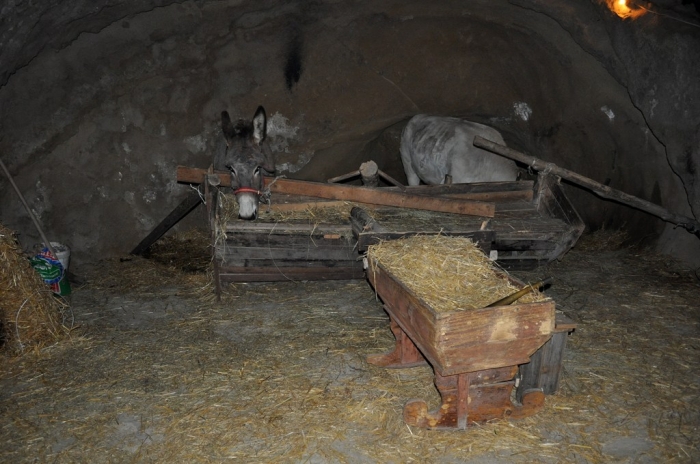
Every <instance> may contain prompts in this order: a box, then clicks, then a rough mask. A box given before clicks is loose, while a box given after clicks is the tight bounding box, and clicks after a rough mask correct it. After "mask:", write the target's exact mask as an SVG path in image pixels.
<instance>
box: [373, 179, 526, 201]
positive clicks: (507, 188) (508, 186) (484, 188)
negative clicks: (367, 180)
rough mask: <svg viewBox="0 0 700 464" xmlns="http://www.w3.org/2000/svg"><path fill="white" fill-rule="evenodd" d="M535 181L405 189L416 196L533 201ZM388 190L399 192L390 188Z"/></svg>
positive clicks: (425, 186) (417, 186) (441, 185)
mask: <svg viewBox="0 0 700 464" xmlns="http://www.w3.org/2000/svg"><path fill="white" fill-rule="evenodd" d="M533 187H534V181H531V180H521V181H513V182H478V183H471V184H440V185H414V186H409V187H405V189H406V192H407V193H413V194H416V195H429V196H439V195H453V194H474V195H477V194H489V193H491V194H501V193H503V194H506V195H505V197H507V196H508V195H507V194H508V193H510V194H512V195H513V197H514V198H515V199H520V198H526V199H527V200H528V201H529V200H532V199H533V192H534V190H533ZM387 190H397V189H396V188H394V187H388V188H387Z"/></svg>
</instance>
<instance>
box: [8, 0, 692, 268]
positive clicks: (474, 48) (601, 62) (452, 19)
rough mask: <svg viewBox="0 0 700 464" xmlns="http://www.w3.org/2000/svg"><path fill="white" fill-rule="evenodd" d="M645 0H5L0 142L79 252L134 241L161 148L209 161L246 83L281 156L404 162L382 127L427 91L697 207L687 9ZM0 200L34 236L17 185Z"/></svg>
mask: <svg viewBox="0 0 700 464" xmlns="http://www.w3.org/2000/svg"><path fill="white" fill-rule="evenodd" d="M648 6H649V8H648V9H650V10H652V11H653V12H647V13H645V14H643V15H641V16H639V17H637V18H636V19H629V18H628V19H622V18H620V17H618V16H616V15H615V14H614V13H613V12H611V11H610V10H609V9H608V7H607V5H606V3H605V2H598V1H593V2H592V1H584V0H576V1H570V2H548V1H544V0H512V1H501V0H498V1H485V0H483V1H472V2H468V3H465V2H459V1H456V0H443V1H440V2H430V3H428V2H411V1H408V2H406V1H381V2H337V1H331V0H328V1H315V2H301V1H299V2H279V1H272V0H268V1H261V2H248V1H217V2H212V1H181V2H173V1H164V0H160V1H150V2H135V1H117V0H112V1H105V0H96V1H92V2H86V1H83V2H71V3H70V5H69V4H68V3H66V2H58V1H56V0H53V1H47V2H26V1H14V2H7V3H6V4H5V6H3V7H2V10H1V13H2V23H0V42H2V47H0V127H1V128H2V130H1V132H0V156H2V159H3V161H4V162H5V163H6V164H7V165H8V166H9V167H10V171H11V172H12V174H13V176H14V177H15V180H16V181H17V183H18V184H19V186H20V189H21V190H22V191H23V192H24V194H25V195H26V197H27V199H28V201H29V202H30V204H31V206H32V208H33V210H34V211H35V213H36V214H37V215H38V216H39V217H40V220H41V222H42V223H43V225H44V226H45V228H46V230H47V232H48V235H49V236H50V237H51V238H52V240H54V239H55V240H57V241H61V242H64V243H67V244H68V245H70V246H71V248H72V249H73V256H74V261H73V262H74V263H77V264H80V262H84V261H85V260H89V259H91V257H94V256H96V255H114V254H120V253H125V252H128V251H129V250H130V249H131V248H133V246H135V245H136V244H137V243H138V242H139V241H140V239H141V238H143V237H144V236H145V235H146V234H147V233H148V232H149V231H150V229H151V228H152V227H153V226H155V225H156V224H157V223H158V222H159V221H160V220H161V219H162V218H163V217H164V216H165V215H166V214H167V213H168V212H169V211H170V210H171V209H172V208H173V207H174V206H175V205H176V204H177V203H178V202H179V201H180V200H181V199H182V197H183V196H184V195H185V191H186V190H187V188H188V187H187V186H182V185H178V184H176V182H175V167H176V166H177V165H178V164H184V165H190V166H201V167H206V166H208V164H209V163H210V162H211V158H212V153H213V150H214V148H215V146H216V144H217V143H220V130H219V127H218V117H219V113H220V112H221V111H222V110H223V109H227V110H228V111H229V112H230V113H231V114H232V116H234V117H246V118H249V117H251V116H252V113H253V112H254V111H255V108H256V107H257V105H259V104H263V105H264V106H265V107H266V109H267V112H268V115H269V116H270V118H271V119H270V123H269V129H270V141H271V142H272V146H273V148H274V149H275V150H276V152H277V153H278V159H277V165H278V171H279V172H280V173H282V174H285V175H287V176H289V177H297V178H304V179H315V180H323V179H326V178H328V177H331V176H335V175H339V174H343V173H345V172H348V171H350V170H353V169H356V168H357V167H358V166H359V164H360V162H362V161H364V160H367V159H375V160H376V161H377V162H378V163H379V164H380V168H382V169H383V170H385V171H387V172H388V173H390V174H392V175H395V176H397V177H399V178H400V177H402V168H401V165H400V160H399V157H398V149H397V143H396V141H397V136H398V134H399V133H400V130H401V127H402V124H403V123H405V121H406V120H407V119H408V118H409V117H410V116H412V115H413V114H416V113H419V112H426V113H434V114H443V115H454V116H463V117H468V118H471V119H473V120H476V121H479V122H483V123H488V124H491V125H493V126H495V127H497V128H498V129H499V130H501V131H502V132H503V133H504V136H505V139H506V141H507V142H508V143H509V145H511V146H512V147H514V148H516V149H519V150H522V151H527V152H529V153H531V154H533V155H536V156H539V157H541V158H543V159H546V160H550V161H552V162H555V163H557V164H559V165H561V166H563V167H566V168H569V169H572V170H574V171H577V172H579V173H581V174H583V175H586V176H589V177H592V178H594V179H596V180H598V181H601V182H606V183H608V184H609V185H610V186H612V187H615V188H619V189H621V190H624V191H626V192H628V193H630V194H633V195H638V196H640V197H642V198H645V199H647V200H650V201H654V202H657V203H660V204H662V205H663V206H665V207H667V208H669V209H672V210H673V211H675V212H677V213H680V214H685V215H692V214H695V215H700V182H698V175H699V174H698V164H700V104H699V103H700V102H699V99H700V80H699V79H697V68H696V66H695V65H696V63H697V62H698V61H700V27H699V26H700V21H699V19H700V16H698V14H697V13H696V11H695V9H694V7H693V5H683V4H681V2H680V1H679V2H668V1H666V2H655V4H654V5H652V4H649V5H648ZM0 185H1V186H2V187H1V188H2V191H3V192H5V191H9V190H8V189H9V187H8V184H7V182H6V180H5V179H0ZM567 190H568V192H569V194H570V195H571V197H572V200H573V201H574V202H575V204H576V206H577V208H578V209H579V211H580V213H581V214H582V216H583V217H584V220H585V221H586V222H587V224H588V225H589V227H590V228H591V229H597V228H600V227H606V228H618V227H625V228H627V229H629V230H630V231H631V232H632V233H633V234H634V235H635V236H636V237H640V238H641V237H660V238H659V242H658V243H659V247H660V248H661V249H662V250H666V251H669V252H671V253H673V254H675V255H676V256H680V257H682V258H684V259H687V260H691V261H694V262H696V263H700V241H699V240H698V239H697V238H696V237H695V236H693V235H691V234H689V233H687V232H686V231H684V230H674V229H673V227H671V226H670V225H668V224H664V223H663V222H661V221H659V220H656V219H653V218H652V217H651V216H649V215H646V214H644V213H640V212H637V211H634V210H632V209H630V208H626V207H622V206H620V205H617V204H614V203H612V202H605V201H603V200H600V199H598V198H597V197H595V196H593V195H592V194H590V193H589V192H586V191H583V190H581V189H579V188H577V187H570V188H568V189H567ZM0 205H1V208H2V209H1V210H0V222H2V223H3V224H6V225H7V226H9V227H12V228H13V229H16V230H19V231H21V232H22V240H23V243H24V244H25V245H27V246H28V245H30V244H31V243H33V242H35V241H37V240H38V235H37V234H36V232H35V231H34V229H33V226H32V225H31V222H30V221H29V219H28V218H27V217H26V214H25V213H24V211H23V210H22V208H21V206H20V204H19V202H18V201H17V200H16V198H15V196H14V195H13V194H6V195H3V197H2V198H1V199H0ZM190 222H191V223H194V222H195V220H194V219H193V220H191V221H190ZM190 225H191V224H190Z"/></svg>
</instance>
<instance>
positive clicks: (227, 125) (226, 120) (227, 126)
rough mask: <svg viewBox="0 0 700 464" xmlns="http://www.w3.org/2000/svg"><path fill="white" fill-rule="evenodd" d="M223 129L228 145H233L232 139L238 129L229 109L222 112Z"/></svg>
mask: <svg viewBox="0 0 700 464" xmlns="http://www.w3.org/2000/svg"><path fill="white" fill-rule="evenodd" d="M221 130H222V131H223V133H224V137H225V138H226V145H228V146H229V147H230V146H231V140H232V139H233V138H234V137H235V136H236V129H235V128H234V127H233V123H232V122H231V117H230V116H229V115H228V111H222V112H221Z"/></svg>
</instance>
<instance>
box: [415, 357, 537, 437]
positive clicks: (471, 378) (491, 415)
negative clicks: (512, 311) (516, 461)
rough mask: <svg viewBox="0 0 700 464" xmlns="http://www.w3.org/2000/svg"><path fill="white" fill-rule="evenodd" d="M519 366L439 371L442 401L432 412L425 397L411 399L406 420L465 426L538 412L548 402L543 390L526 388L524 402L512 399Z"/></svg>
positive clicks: (439, 426) (433, 426)
mask: <svg viewBox="0 0 700 464" xmlns="http://www.w3.org/2000/svg"><path fill="white" fill-rule="evenodd" d="M517 369H518V367H517V366H509V367H503V368H499V369H487V370H483V371H477V372H466V373H462V374H456V375H448V376H442V375H440V374H439V373H437V372H436V373H435V386H436V387H437V389H438V391H439V392H440V397H441V398H442V405H441V406H440V407H439V408H438V409H437V410H435V411H431V412H428V406H427V404H426V403H425V401H422V400H411V401H408V402H407V403H406V405H405V406H404V413H403V417H404V421H405V422H406V424H408V425H413V426H416V427H425V428H429V429H458V430H464V429H466V428H467V425H468V424H473V423H481V422H486V421H489V420H493V419H507V418H511V419H518V418H522V417H527V416H530V415H532V414H535V413H536V412H538V411H539V410H540V409H542V407H543V406H544V393H543V392H542V390H532V391H528V392H525V394H524V395H523V400H522V404H521V405H517V404H514V403H513V402H512V401H511V393H512V391H513V387H514V385H515V381H514V377H515V374H516V372H517Z"/></svg>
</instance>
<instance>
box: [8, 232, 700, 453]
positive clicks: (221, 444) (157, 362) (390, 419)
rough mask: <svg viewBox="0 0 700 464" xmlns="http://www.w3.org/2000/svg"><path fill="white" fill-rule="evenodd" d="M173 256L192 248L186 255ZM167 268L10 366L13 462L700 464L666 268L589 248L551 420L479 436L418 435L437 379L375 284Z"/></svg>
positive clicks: (128, 279)
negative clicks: (409, 346)
mask: <svg viewBox="0 0 700 464" xmlns="http://www.w3.org/2000/svg"><path fill="white" fill-rule="evenodd" d="M170 240H173V243H175V244H177V245H178V246H182V244H183V243H186V242H184V241H176V240H175V239H170ZM180 268H181V266H179V265H177V264H175V263H171V264H168V265H167V266H165V265H162V264H157V263H155V262H154V261H153V260H144V259H140V258H131V257H130V258H126V259H124V260H110V261H108V262H104V263H102V264H101V267H100V269H99V272H97V273H96V275H89V276H87V277H89V278H90V283H89V284H88V285H87V286H85V287H80V288H77V289H74V295H73V303H74V310H75V312H76V318H77V319H78V322H79V323H80V324H81V329H80V332H79V333H76V334H75V335H73V336H72V337H71V338H70V339H68V340H65V341H63V342H61V343H59V344H55V345H53V346H50V347H46V348H44V349H42V350H38V351H37V352H36V354H31V355H29V356H23V357H21V358H17V359H11V360H7V359H5V360H4V365H3V366H2V367H3V369H2V371H3V372H4V375H3V376H2V377H0V395H1V396H0V400H1V401H0V404H2V414H0V430H2V436H3V438H4V440H3V441H2V442H1V443H0V461H2V462H57V463H64V462H65V463H69V462H70V463H72V462H202V463H210V462H226V461H232V462H338V463H355V462H396V463H399V462H401V463H403V462H515V463H532V462H543V463H559V462H576V463H606V462H616V461H619V462H678V463H686V462H687V463H690V462H698V461H699V460H700V451H699V450H698V438H697V437H698V433H697V431H698V429H699V428H700V415H699V414H698V412H697V408H696V407H695V403H696V402H697V398H698V397H699V395H700V390H699V387H698V386H699V385H700V374H698V373H699V372H700V357H698V356H697V351H698V348H697V345H698V333H699V326H698V324H699V323H698V321H700V314H699V313H698V306H697V292H698V288H700V287H699V285H698V282H697V279H696V278H695V277H693V276H692V275H691V274H689V273H688V272H685V271H682V270H678V269H677V268H676V267H674V265H673V264H672V263H667V262H666V261H664V260H663V259H661V258H656V257H654V256H653V255H651V254H649V253H644V254H639V253H637V252H634V251H633V250H619V251H609V250H607V251H599V252H595V253H590V254H588V253H581V252H578V251H577V250H573V251H572V252H570V253H569V254H567V256H566V257H565V258H564V260H562V262H557V263H552V264H551V265H550V266H549V268H548V269H547V270H546V271H544V270H539V271H537V272H532V273H522V274H518V277H521V278H523V279H524V280H530V281H532V280H535V279H538V278H539V277H541V276H542V275H543V274H544V273H545V272H546V273H547V274H552V275H554V276H555V277H556V280H555V284H554V286H553V287H552V288H551V289H550V290H548V291H547V294H548V295H551V296H552V297H553V298H554V299H555V301H556V302H557V307H558V308H560V309H564V310H565V311H567V313H568V314H569V315H570V316H571V317H573V318H575V319H576V320H577V322H578V323H579V326H578V328H577V329H576V332H574V334H572V335H571V336H570V337H569V341H568V348H567V351H566V353H565V360H564V374H563V378H562V385H561V390H560V392H559V393H558V394H556V395H554V396H548V397H547V400H546V405H545V408H544V410H543V411H541V412H540V413H538V414H536V415H534V416H532V417H528V418H526V419H523V420H519V421H510V422H509V421H494V422H492V423H489V424H484V425H480V426H475V427H473V428H471V429H469V430H468V431H466V432H458V433H450V432H440V431H427V430H422V429H418V428H415V427H407V426H406V425H405V424H404V423H403V420H402V408H403V404H404V402H405V401H406V400H408V399H410V398H421V399H424V400H427V401H428V402H429V407H431V408H434V407H437V405H438V398H437V392H436V390H435V387H434V386H433V383H432V381H433V377H432V374H433V373H432V370H431V369H430V368H428V367H424V368H415V369H398V370H390V369H382V368H378V367H376V366H372V365H368V364H367V363H366V362H365V361H364V357H365V356H366V355H368V354H373V353H378V352H383V351H386V350H388V349H390V348H392V347H393V343H394V342H393V338H392V336H391V332H390V331H389V327H388V326H389V324H388V318H387V316H386V315H385V313H384V312H383V310H382V307H381V302H379V301H377V300H376V296H375V294H374V292H373V291H372V290H371V289H370V287H369V286H368V284H367V283H366V282H362V281H356V282H342V281H341V282H308V283H292V282H282V283H275V284H248V285H244V284H237V285H231V286H228V287H226V288H225V292H224V295H223V299H222V301H221V302H216V301H215V300H210V299H206V298H202V295H210V294H211V288H208V287H207V286H208V277H207V275H206V274H192V273H185V272H181V271H178V269H180Z"/></svg>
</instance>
